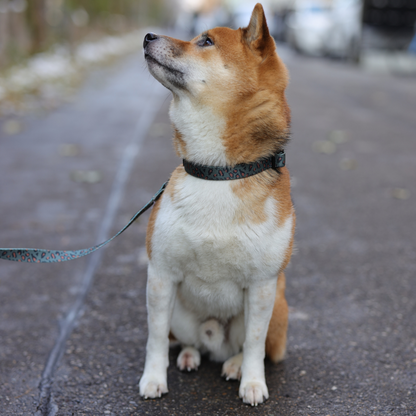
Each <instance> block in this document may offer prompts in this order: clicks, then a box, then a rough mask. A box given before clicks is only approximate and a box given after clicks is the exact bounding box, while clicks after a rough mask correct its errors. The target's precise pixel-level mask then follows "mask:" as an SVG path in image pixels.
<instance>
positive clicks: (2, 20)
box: [0, 0, 173, 68]
mask: <svg viewBox="0 0 416 416" xmlns="http://www.w3.org/2000/svg"><path fill="white" fill-rule="evenodd" d="M172 6H173V5H172V1H169V0H88V1H85V0H0V68H1V67H5V66H7V65H10V64H13V63H15V62H16V61H18V60H19V59H21V58H22V57H24V56H27V55H28V54H34V53H38V52H41V51H44V50H46V49H48V48H50V47H51V45H53V44H55V43H66V44H69V46H71V47H73V46H74V45H76V44H77V43H78V42H80V41H81V40H83V39H86V38H98V37H101V36H103V35H105V34H119V33H124V32H128V31H130V30H132V29H136V28H137V27H139V26H144V25H155V24H166V23H168V22H169V19H172Z"/></svg>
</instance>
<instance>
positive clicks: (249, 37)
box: [242, 3, 275, 55]
mask: <svg viewBox="0 0 416 416" xmlns="http://www.w3.org/2000/svg"><path fill="white" fill-rule="evenodd" d="M242 31H243V38H244V39H245V41H246V42H247V43H248V45H249V46H250V48H251V49H254V50H257V51H259V52H260V53H261V54H262V55H263V53H264V52H265V50H266V49H268V47H272V48H273V50H274V49H275V43H274V40H273V38H272V37H271V36H270V33H269V28H268V27H267V22H266V16H265V15H264V10H263V6H262V5H261V4H260V3H257V4H256V6H255V7H254V10H253V13H252V14H251V19H250V23H249V24H248V26H247V27H245V28H244V29H242Z"/></svg>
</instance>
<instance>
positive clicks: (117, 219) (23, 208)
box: [0, 48, 416, 416]
mask: <svg viewBox="0 0 416 416" xmlns="http://www.w3.org/2000/svg"><path fill="white" fill-rule="evenodd" d="M281 53H282V56H283V58H284V60H285V62H286V63H287V65H288V67H289V70H290V73H291V84H290V87H289V90H288V99H289V103H290V105H291V108H292V117H293V134H292V141H291V143H290V145H289V146H288V149H287V159H288V167H289V169H290V171H291V174H292V176H293V199H294V203H295V207H296V211H297V216H298V222H297V232H296V247H297V249H296V253H295V255H294V256H293V258H292V262H291V265H290V266H289V268H288V270H287V281H288V288H287V298H288V302H289V305H290V308H291V313H290V327H289V338H288V354H287V359H286V360H285V361H284V362H283V363H281V364H279V365H273V364H271V363H269V362H267V363H266V378H267V382H268V387H269V392H270V399H269V400H268V401H267V402H266V403H265V404H263V405H261V406H259V407H257V408H251V407H249V406H246V405H243V404H242V402H241V401H240V399H238V383H237V382H226V381H225V380H223V379H221V378H220V372H221V365H219V364H214V363H211V362H209V361H208V360H206V359H205V360H203V361H202V365H201V367H200V369H199V371H198V372H196V373H189V374H188V373H181V372H179V370H177V369H176V368H175V365H174V363H175V359H176V356H177V354H178V349H176V348H173V349H172V350H171V365H170V368H169V375H168V378H169V389H170V392H169V394H168V395H166V396H164V397H163V398H162V399H160V400H148V401H144V400H142V399H141V398H140V397H139V391H138V387H137V380H138V378H139V377H140V375H141V372H142V369H143V363H144V355H145V343H146V337H147V327H146V308H145V286H146V262H147V260H146V256H145V251H144V241H145V231H146V222H147V218H148V215H147V214H146V215H145V216H144V217H143V218H141V219H140V220H139V221H138V223H137V224H136V225H134V226H133V227H132V228H131V229H129V230H128V231H126V233H124V234H123V235H122V236H120V237H119V238H118V239H117V240H115V241H114V242H112V243H111V244H110V245H109V246H108V247H107V248H105V249H103V251H102V252H101V253H102V254H97V255H93V256H92V257H90V258H88V257H87V258H83V259H80V260H76V261H72V262H68V263H61V264H44V265H31V264H17V263H12V262H5V261H2V262H1V263H0V414H1V415H30V414H35V413H36V414H37V415H55V414H56V415H117V416H118V415H139V414H140V415H141V414H149V415H178V416H179V415H282V416H288V415H323V416H326V415H331V416H340V415H415V414H416V284H415V283H416V276H415V275H416V250H415V249H416V237H415V235H416V221H415V214H416V209H415V201H416V199H415V198H416V180H415V179H416V134H415V130H416V112H415V109H416V79H415V78H395V77H391V76H387V75H374V74H370V73H365V72H362V71H360V70H359V69H356V68H354V67H349V66H344V65H343V64H341V63H339V62H331V61H324V60H317V59H312V58H306V57H301V56H297V55H295V54H292V53H291V52H289V51H288V50H286V49H284V48H281ZM169 101H170V97H169V94H168V93H167V92H165V91H164V90H163V89H162V87H160V86H159V85H158V84H157V83H156V82H155V81H153V79H152V78H151V77H150V76H149V75H148V74H147V72H146V70H145V67H144V63H143V61H142V59H141V58H140V57H139V56H134V57H130V58H128V59H126V60H124V61H123V62H120V63H118V64H116V65H114V66H112V67H111V68H107V69H103V70H100V71H96V72H94V73H93V74H92V75H91V76H90V78H89V80H88V81H87V82H86V84H85V86H84V87H83V89H82V90H81V91H80V92H79V93H78V94H77V96H76V97H75V98H74V101H73V102H72V103H70V104H67V105H64V106H61V107H60V108H59V109H58V110H56V111H53V112H51V113H49V114H36V115H33V114H32V115H27V116H25V117H23V116H22V117H19V118H18V119H17V120H18V122H19V123H20V125H21V126H22V127H23V130H22V131H21V132H19V133H17V134H14V135H10V134H6V133H5V131H8V129H7V128H5V126H7V123H9V122H10V117H8V118H3V119H0V130H1V131H2V132H1V133H0V134H1V136H0V148H1V152H0V178H1V180H0V212H1V215H0V230H1V233H0V247H20V246H23V247H42V248H57V249H58V248H59V249H78V248H84V247H89V246H91V245H93V244H95V243H96V242H97V241H98V240H100V239H105V237H106V236H110V235H112V234H115V233H116V232H117V231H118V230H119V229H120V228H122V226H123V225H124V224H125V223H126V222H127V221H128V220H129V218H130V217H131V216H132V215H133V214H134V213H135V212H136V211H137V210H138V209H139V208H140V207H141V206H142V205H144V204H145V203H146V202H147V201H148V200H149V199H150V197H151V196H152V194H153V193H154V192H155V191H156V190H157V189H158V188H159V187H160V185H161V184H162V183H163V182H164V181H165V180H166V179H167V178H168V177H169V173H170V172H171V171H172V170H173V168H174V167H175V166H176V165H177V164H179V163H180V161H179V160H178V158H177V157H176V156H175V154H174V151H173V148H172V144H171V128H170V125H169V119H168V114H167V112H168V106H169Z"/></svg>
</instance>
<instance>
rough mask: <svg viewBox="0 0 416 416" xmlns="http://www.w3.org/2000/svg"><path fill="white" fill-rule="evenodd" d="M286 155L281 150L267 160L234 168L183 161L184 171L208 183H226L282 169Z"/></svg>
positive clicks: (241, 164)
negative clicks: (265, 171)
mask: <svg viewBox="0 0 416 416" xmlns="http://www.w3.org/2000/svg"><path fill="white" fill-rule="evenodd" d="M285 161H286V154H285V152H284V151H283V150H281V151H280V152H279V153H276V154H275V155H273V156H270V157H268V158H264V159H259V160H257V161H256V162H253V163H239V164H238V165H234V166H207V165H198V164H196V163H192V162H188V161H187V160H185V159H184V160H183V167H184V168H185V171H186V172H187V173H189V174H190V175H192V176H195V177H196V178H200V179H206V180H208V181H228V180H232V179H243V178H247V177H249V176H253V175H257V174H258V173H260V172H263V171H264V170H267V169H276V168H282V167H283V166H285Z"/></svg>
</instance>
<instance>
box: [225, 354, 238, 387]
mask: <svg viewBox="0 0 416 416" xmlns="http://www.w3.org/2000/svg"><path fill="white" fill-rule="evenodd" d="M242 363H243V353H240V354H237V355H234V357H231V358H229V359H228V360H227V361H226V362H225V363H224V364H223V366H222V376H223V377H225V379H226V380H227V381H228V380H240V378H241V364H242Z"/></svg>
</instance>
